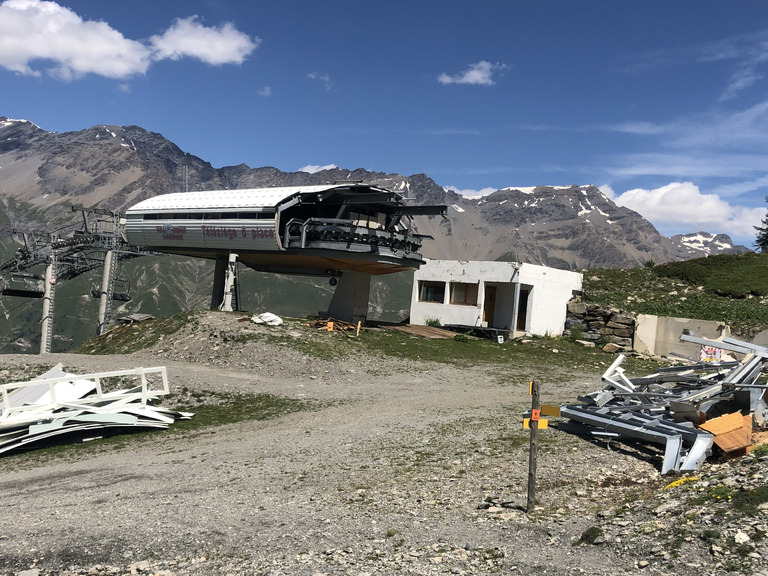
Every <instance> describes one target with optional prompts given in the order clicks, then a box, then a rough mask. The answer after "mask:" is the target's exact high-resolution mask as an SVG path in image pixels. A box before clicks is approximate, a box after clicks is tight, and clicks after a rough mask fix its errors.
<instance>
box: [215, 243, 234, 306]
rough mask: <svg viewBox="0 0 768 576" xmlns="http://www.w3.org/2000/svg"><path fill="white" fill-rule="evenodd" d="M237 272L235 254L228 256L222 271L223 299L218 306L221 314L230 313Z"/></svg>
mask: <svg viewBox="0 0 768 576" xmlns="http://www.w3.org/2000/svg"><path fill="white" fill-rule="evenodd" d="M236 270H237V254H230V255H229V261H228V262H227V268H226V270H225V271H224V298H223V299H222V301H221V304H220V305H219V310H221V311H222V312H232V311H233V309H232V295H233V293H234V291H235V280H236V279H237V278H236V275H235V271H236Z"/></svg>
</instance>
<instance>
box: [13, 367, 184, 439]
mask: <svg viewBox="0 0 768 576" xmlns="http://www.w3.org/2000/svg"><path fill="white" fill-rule="evenodd" d="M126 385H127V386H128V387H127V388H126V387H125V386H126ZM0 393H1V394H2V402H1V403H0V408H2V411H1V412H0V454H2V453H5V452H10V451H14V450H22V449H23V450H27V449H31V448H34V447H40V446H42V445H48V444H51V443H54V442H61V441H63V440H64V439H65V438H66V439H77V440H79V441H85V440H92V439H95V438H100V437H102V436H105V435H107V434H112V433H115V432H119V431H127V430H137V429H152V428H168V426H169V425H170V424H172V423H173V422H175V421H176V420H177V419H188V418H191V417H192V414H191V413H188V412H178V411H175V410H169V409H166V408H162V407H159V406H153V405H152V402H154V401H156V400H157V399H159V398H160V397H161V396H163V395H166V394H168V393H169V389H168V376H167V374H166V370H165V367H164V366H162V367H157V368H135V369H132V370H120V371H115V372H102V373H98V374H85V375H81V376H77V375H74V374H68V373H66V372H64V371H63V370H62V367H61V364H59V365H57V366H55V367H53V368H51V369H50V370H49V371H48V372H46V373H45V374H42V375H41V376H38V377H37V378H35V379H34V380H29V381H26V382H11V383H8V384H0Z"/></svg>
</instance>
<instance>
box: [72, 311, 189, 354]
mask: <svg viewBox="0 0 768 576" xmlns="http://www.w3.org/2000/svg"><path fill="white" fill-rule="evenodd" d="M193 316H194V315H193V313H191V312H185V313H183V314H176V315H174V316H169V317H168V318H154V319H151V320H145V321H144V322H139V323H137V324H128V325H124V326H117V327H116V328H113V329H112V330H110V331H108V332H106V333H105V334H102V335H101V336H98V337H95V338H91V339H89V340H86V341H85V342H84V343H83V344H82V345H81V346H79V347H78V348H76V349H75V350H73V352H74V353H75V354H131V353H133V352H138V351H139V350H143V349H145V348H149V347H150V346H152V345H153V344H155V343H156V342H157V341H159V340H160V339H161V338H163V337H164V336H167V335H170V334H174V333H176V332H178V331H179V330H181V328H184V327H185V326H188V325H190V326H192V327H193V328H194V326H195V324H194V323H193Z"/></svg>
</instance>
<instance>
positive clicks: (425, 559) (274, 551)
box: [0, 332, 717, 576]
mask: <svg viewBox="0 0 768 576" xmlns="http://www.w3.org/2000/svg"><path fill="white" fill-rule="evenodd" d="M208 333H209V332H206V334H208ZM209 338H210V337H209V336H208V337H206V338H202V339H201V337H200V336H197V337H195V338H193V337H191V336H190V337H187V336H186V335H179V336H178V337H176V339H175V340H174V339H169V340H168V341H166V342H164V343H161V345H158V346H156V347H155V349H154V352H153V354H151V355H150V354H142V355H132V356H80V355H50V356H48V357H45V358H41V357H37V356H35V357H29V356H3V357H0V363H1V364H2V366H3V367H5V368H7V369H10V370H11V371H13V370H14V369H15V368H14V367H18V366H21V365H25V364H26V365H29V364H36V363H43V364H45V365H51V364H53V363H56V362H62V363H63V364H64V366H65V367H66V368H68V369H69V370H72V371H79V372H81V373H82V372H91V371H99V370H104V369H110V370H112V369H118V368H123V367H135V366H157V365H165V366H167V368H168V373H169V377H170V380H171V386H172V387H173V388H175V389H180V388H181V387H182V386H186V387H188V388H190V389H193V390H211V389H213V390H218V391H232V392H254V393H255V392H266V393H271V394H277V395H280V396H286V397H292V398H302V399H307V400H316V401H319V402H321V403H322V406H323V407H322V408H320V409H318V410H313V411H304V412H299V413H294V414H291V415H288V416H284V417H281V418H279V419H275V420H269V421H258V422H255V421H249V422H242V423H238V424H233V425H227V426H223V427H219V428H208V429H203V431H200V432H195V433H193V434H191V435H189V436H185V437H179V436H178V435H174V434H157V435H154V436H153V437H152V440H151V441H141V442H138V443H136V442H127V443H126V444H125V445H124V446H123V447H114V446H111V447H109V448H100V447H99V446H97V445H95V444H94V445H92V446H89V449H88V450H87V451H77V454H76V455H74V456H73V455H69V456H66V457H54V458H52V459H49V460H48V461H46V462H45V464H44V465H39V464H36V463H35V460H34V459H29V458H28V457H24V458H16V457H11V458H5V459H0V465H2V468H0V507H1V508H2V515H0V574H2V572H3V571H5V572H6V573H8V574H14V573H17V572H20V571H22V570H32V572H27V574H34V573H35V570H37V571H38V572H37V573H39V574H48V573H52V574H65V573H69V574H85V573H92V574H101V573H105V574H123V573H130V572H133V573H155V574H165V575H168V574H172V575H181V574H270V575H274V576H277V575H294V574H297V575H298V574H302V575H303V574H306V575H314V574H355V575H358V574H359V575H362V574H369V575H378V574H403V573H405V574H487V573H504V574H506V573H515V572H518V571H519V572H521V573H532V574H556V575H560V574H562V575H565V574H576V573H586V574H606V575H608V574H617V573H633V572H635V571H637V572H638V573H640V572H642V573H646V574H647V573H671V568H670V565H669V564H667V563H666V561H667V560H668V559H664V558H663V557H660V556H659V554H658V553H656V552H653V551H652V548H651V547H650V546H649V545H645V544H643V545H642V546H640V545H630V542H631V540H630V539H629V536H628V535H627V531H628V528H627V527H626V525H624V526H621V524H620V523H619V524H616V525H613V529H607V528H606V531H605V532H606V533H605V538H603V539H602V542H603V543H602V544H600V542H598V543H597V545H581V546H574V545H573V543H574V542H575V541H576V540H578V539H579V537H580V536H581V535H582V534H583V533H584V532H585V531H586V530H587V529H588V528H590V527H592V526H595V525H611V522H610V521H608V520H606V514H610V512H611V511H612V510H613V509H615V508H616V507H618V506H619V504H620V503H621V501H622V500H623V499H624V498H625V496H627V495H629V494H632V495H634V496H633V498H637V496H636V495H637V494H638V493H643V491H644V490H646V489H648V490H650V487H651V486H658V485H659V484H661V485H663V484H664V483H665V480H663V479H660V478H659V477H658V473H657V471H656V468H655V467H654V464H653V463H652V461H650V460H648V459H646V460H643V459H639V458H637V457H636V455H633V454H629V453H625V452H622V451H620V450H619V451H617V450H614V451H611V452H607V451H606V450H605V448H604V447H602V446H598V445H594V444H591V443H589V442H587V441H585V440H582V439H580V438H578V437H576V436H573V435H570V434H566V433H564V432H562V431H558V430H549V431H547V432H542V442H541V444H542V445H541V460H540V462H539V465H538V470H539V474H538V477H539V484H538V487H539V504H540V506H539V508H538V509H537V511H536V512H535V513H533V514H531V515H527V514H525V513H524V512H523V511H522V508H521V507H522V506H524V504H525V497H526V483H527V474H528V445H527V440H526V438H527V437H526V435H525V433H524V432H523V431H522V430H521V425H520V415H521V413H522V411H523V410H524V409H525V408H526V407H527V406H528V403H529V401H530V400H529V396H528V388H527V382H526V381H525V379H524V378H522V377H521V376H515V375H510V379H509V380H508V381H505V382H503V383H500V382H499V381H498V378H495V377H487V375H485V374H484V373H483V372H482V371H473V372H471V373H467V372H465V371H462V370H459V369H456V368H453V367H445V366H438V365H434V364H430V363H415V364H411V363H409V364H402V363H398V362H397V361H394V360H384V359H377V360H375V361H372V363H371V364H370V365H361V364H360V363H359V362H357V363H356V362H353V361H344V362H323V361H317V360H312V359H309V358H305V357H302V356H301V355H299V354H294V353H290V352H286V350H284V349H280V348H276V347H270V346H267V345H264V344H258V345H256V344H253V343H249V344H248V345H246V346H241V348H239V349H237V351H235V348H231V349H227V350H225V348H226V346H225V345H223V344H220V345H219V346H220V349H219V351H218V352H219V353H217V354H216V355H215V357H217V358H226V362H224V363H223V365H220V366H211V365H206V364H208V362H207V360H206V358H208V357H209V356H208V354H209V353H210V351H211V350H212V346H213V345H212V344H211V342H210V341H209ZM194 342H198V344H194ZM249 346H253V348H252V349H249V348H248V347H249ZM158 350H161V351H160V352H158ZM225 352H226V354H225ZM185 355H187V356H185ZM190 355H196V356H197V359H198V360H199V362H192V361H189V360H173V359H172V358H185V357H188V356H190ZM286 355H288V356H289V363H288V365H287V367H286V368H284V369H283V370H282V372H283V374H281V368H280V365H281V364H280V363H281V362H284V361H285V359H286ZM210 357H214V356H210ZM222 362H223V361H222ZM598 382H599V375H597V374H589V373H584V374H581V375H580V377H579V378H576V379H573V380H572V381H571V383H570V384H569V385H568V386H565V387H564V386H563V385H559V386H558V388H557V395H558V396H562V397H563V398H559V399H558V400H561V399H574V398H575V397H576V396H577V395H578V394H579V393H582V392H587V391H591V390H594V389H595V388H596V387H598ZM543 385H544V386H547V382H543ZM553 386H554V384H553ZM654 490H655V489H654ZM622 533H625V534H624V536H623V538H622V536H621V535H622ZM692 561H693V560H692ZM702 561H703V560H702V559H701V558H697V559H695V562H699V563H701V562H702ZM702 566H707V565H706V564H704V565H702ZM710 568H711V567H710ZM705 571H706V570H705ZM708 573H717V571H716V570H714V571H712V572H708Z"/></svg>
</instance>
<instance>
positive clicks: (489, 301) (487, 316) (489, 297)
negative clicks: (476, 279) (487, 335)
mask: <svg viewBox="0 0 768 576" xmlns="http://www.w3.org/2000/svg"><path fill="white" fill-rule="evenodd" d="M495 312H496V286H486V287H485V299H484V301H483V321H484V322H485V325H486V326H493V316H494V313H495Z"/></svg>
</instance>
